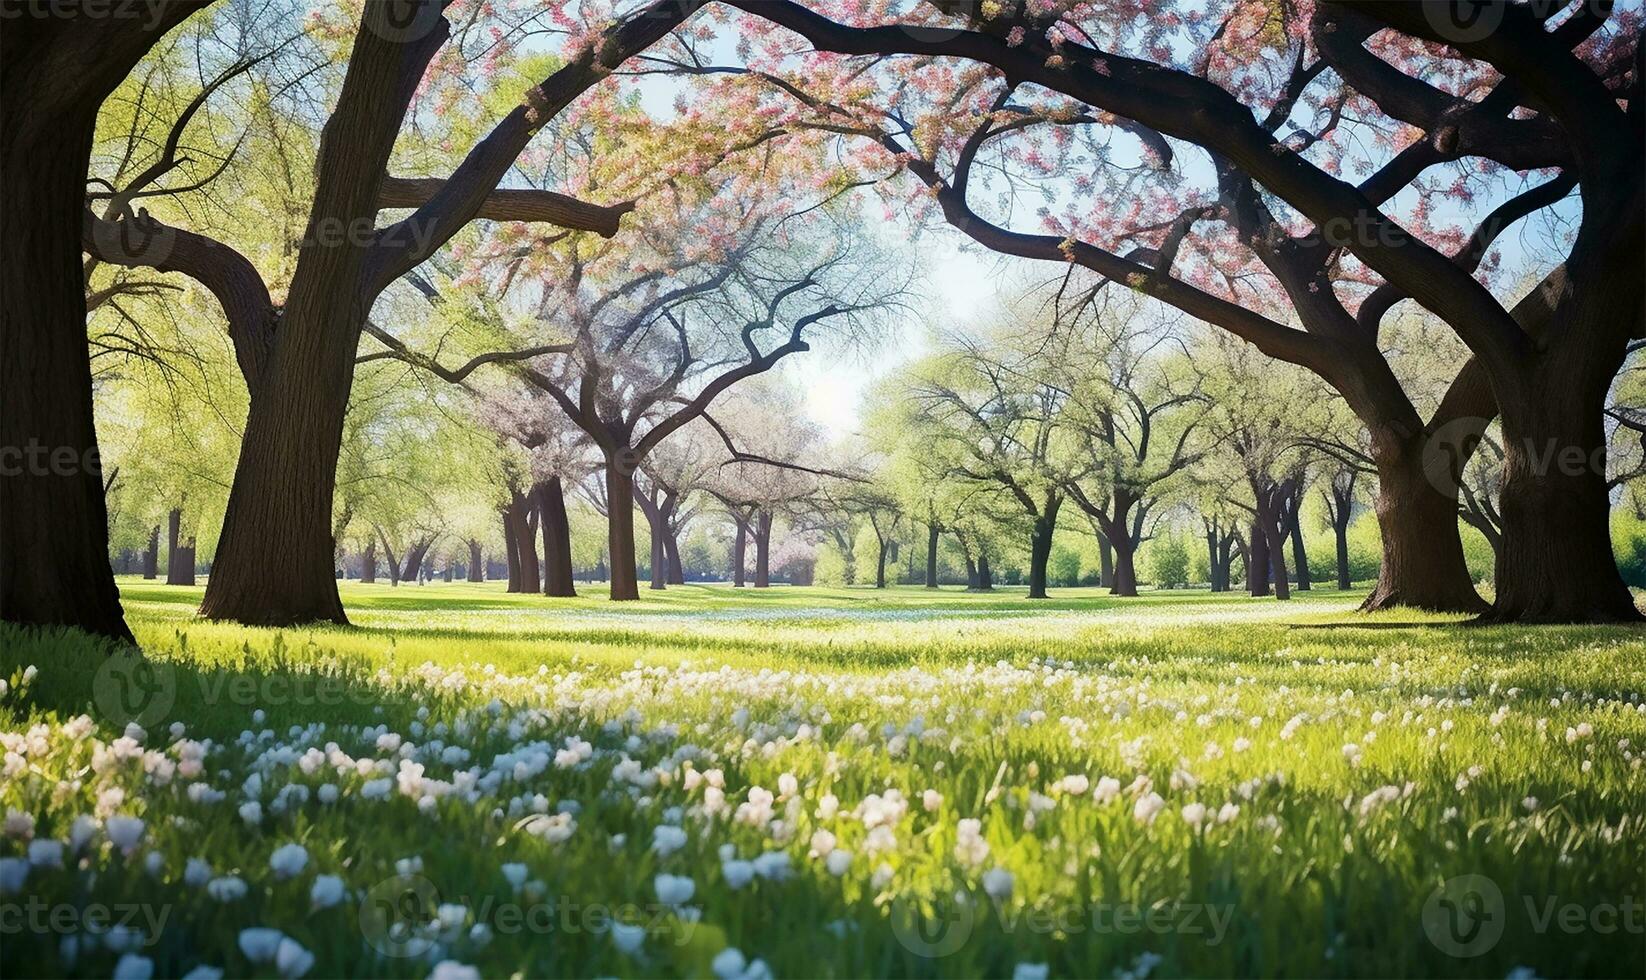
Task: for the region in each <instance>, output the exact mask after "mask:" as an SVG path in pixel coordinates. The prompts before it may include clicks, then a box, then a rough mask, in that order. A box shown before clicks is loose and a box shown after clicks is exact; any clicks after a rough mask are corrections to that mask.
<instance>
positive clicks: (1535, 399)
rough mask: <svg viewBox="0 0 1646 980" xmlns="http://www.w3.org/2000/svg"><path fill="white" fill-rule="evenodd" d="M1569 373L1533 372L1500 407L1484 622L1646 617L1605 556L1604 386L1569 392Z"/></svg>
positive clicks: (1607, 503) (1607, 540)
mask: <svg viewBox="0 0 1646 980" xmlns="http://www.w3.org/2000/svg"><path fill="white" fill-rule="evenodd" d="M1597 285H1598V284H1597ZM1576 373H1577V372H1575V371H1570V370H1568V371H1559V370H1545V371H1540V372H1537V373H1533V374H1531V376H1530V378H1529V379H1528V380H1529V384H1528V386H1527V389H1528V390H1526V391H1525V392H1524V393H1522V396H1521V397H1517V398H1516V399H1515V400H1513V401H1511V402H1509V404H1507V405H1504V406H1503V410H1502V413H1501V417H1502V424H1503V443H1504V446H1503V450H1504V454H1503V487H1502V491H1501V493H1500V498H1499V499H1500V505H1499V510H1500V511H1501V513H1502V515H1503V551H1502V554H1501V557H1500V560H1499V561H1498V563H1497V575H1496V585H1497V589H1496V592H1497V595H1496V599H1495V601H1494V602H1493V605H1492V610H1491V612H1490V613H1489V614H1488V617H1487V618H1488V619H1490V620H1491V621H1495V622H1521V623H1609V622H1640V621H1641V620H1642V619H1643V618H1646V617H1642V615H1641V613H1640V610H1639V609H1638V608H1636V606H1635V602H1634V597H1633V595H1632V594H1631V593H1630V592H1629V588H1628V586H1627V585H1625V584H1624V582H1623V576H1622V574H1621V573H1620V572H1619V571H1618V567H1617V561H1616V559H1615V558H1614V557H1613V554H1612V543H1611V532H1610V527H1609V519H1610V507H1611V505H1610V500H1609V497H1608V493H1607V487H1606V441H1605V440H1606V435H1605V431H1604V427H1603V425H1602V423H1601V420H1602V417H1603V416H1602V414H1601V410H1602V406H1603V405H1604V400H1603V399H1604V398H1605V387H1606V386H1605V385H1604V384H1600V383H1596V384H1592V385H1591V386H1589V388H1588V390H1583V389H1581V388H1580V389H1578V390H1573V389H1572V386H1571V385H1570V381H1571V379H1572V375H1573V374H1576Z"/></svg>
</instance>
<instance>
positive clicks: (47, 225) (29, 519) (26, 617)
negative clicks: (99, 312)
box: [0, 0, 203, 643]
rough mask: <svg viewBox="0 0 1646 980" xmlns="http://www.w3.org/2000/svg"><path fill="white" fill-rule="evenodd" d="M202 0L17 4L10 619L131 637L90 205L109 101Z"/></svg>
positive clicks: (3, 115)
mask: <svg viewBox="0 0 1646 980" xmlns="http://www.w3.org/2000/svg"><path fill="white" fill-rule="evenodd" d="M201 6H203V4H202V3H200V2H197V0H179V2H176V3H167V4H160V5H158V6H157V7H156V8H155V9H153V10H151V11H146V12H145V13H144V16H141V17H113V16H109V13H110V11H108V10H106V9H105V10H102V11H101V12H99V11H96V10H92V9H90V7H89V6H88V8H87V9H86V10H79V9H78V8H77V7H72V6H70V7H64V8H63V9H62V10H60V11H54V14H55V16H51V17H43V16H42V17H19V18H14V17H10V16H8V17H7V18H6V19H5V26H4V28H3V29H0V447H4V449H0V542H4V545H3V546H0V618H4V619H5V620H6V621H8V622H14V623H31V624H41V625H61V626H75V627H78V628H80V629H83V630H86V631H87V632H90V633H96V634H99V635H102V636H108V637H113V638H115V639H117V640H122V641H125V642H128V643H129V642H131V641H132V635H131V631H130V630H129V629H128V628H127V627H126V623H125V617H124V613H123V611H122V610H121V608H120V593H119V591H118V589H116V587H115V584H114V573H113V570H112V569H110V568H109V528H108V510H107V505H106V502H105V500H104V495H103V477H102V472H101V465H100V461H99V459H98V450H97V430H96V427H95V426H94V425H93V421H92V387H91V361H90V359H89V358H88V357H87V354H86V283H85V269H84V267H83V265H82V264H81V245H80V230H81V222H80V216H81V213H82V209H83V208H84V206H85V201H86V170H87V166H88V164H89V162H90V159H91V148H92V139H93V137H94V135H95V132H96V128H97V112H98V109H99V107H100V106H101V105H102V103H103V100H104V99H105V98H106V97H107V96H108V95H109V93H111V92H113V91H114V90H115V88H116V87H118V86H119V84H120V82H121V81H122V80H123V79H124V78H125V77H126V75H127V73H128V72H130V71H131V68H132V66H134V65H135V64H137V62H138V61H139V60H140V59H141V58H142V57H143V55H144V54H145V53H146V52H147V51H148V50H149V48H150V47H152V46H153V45H154V44H155V43H156V42H158V41H159V40H160V39H161V37H163V36H164V35H165V33H166V32H167V31H169V30H171V29H172V28H173V27H174V26H176V25H177V24H178V23H179V22H180V21H182V20H183V19H184V18H186V17H188V16H189V15H190V14H191V13H193V12H194V11H195V10H198V9H199V8H200V7H201ZM13 453H16V454H18V455H17V456H15V457H13V456H12V454H13ZM65 460H66V461H67V465H65V462H64V461H65Z"/></svg>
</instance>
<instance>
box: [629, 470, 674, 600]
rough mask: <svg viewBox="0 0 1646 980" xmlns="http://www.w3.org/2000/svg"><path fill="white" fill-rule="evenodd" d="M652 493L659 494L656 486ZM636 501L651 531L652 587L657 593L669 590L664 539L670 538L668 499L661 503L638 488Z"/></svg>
mask: <svg viewBox="0 0 1646 980" xmlns="http://www.w3.org/2000/svg"><path fill="white" fill-rule="evenodd" d="M652 493H653V494H654V495H655V494H656V493H657V490H656V489H655V486H654V489H653V490H652ZM634 501H635V503H637V504H639V505H640V513H641V514H643V515H645V518H646V527H647V530H648V531H649V534H648V535H647V537H648V538H649V539H650V542H651V560H650V569H651V573H652V581H651V586H650V587H651V588H652V589H653V590H655V591H662V590H664V589H666V588H668V585H669V558H668V551H667V547H666V546H665V544H664V538H666V537H667V536H668V528H667V524H668V516H667V510H668V498H667V497H665V498H664V499H663V501H662V502H661V503H659V502H658V500H657V499H656V498H655V496H653V497H648V496H646V495H645V494H643V493H641V492H640V490H639V488H638V487H637V488H636V489H635V492H634Z"/></svg>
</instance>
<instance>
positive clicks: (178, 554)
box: [166, 535, 195, 586]
mask: <svg viewBox="0 0 1646 980" xmlns="http://www.w3.org/2000/svg"><path fill="white" fill-rule="evenodd" d="M194 552H195V548H194V537H193V536H192V535H191V536H190V537H189V539H188V540H187V541H183V542H179V543H178V545H177V547H176V548H174V549H172V559H171V562H170V567H169V568H168V569H167V570H166V584H167V585H191V586H192V585H194V584H195V583H194Z"/></svg>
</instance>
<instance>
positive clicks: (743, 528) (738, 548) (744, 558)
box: [732, 518, 749, 589]
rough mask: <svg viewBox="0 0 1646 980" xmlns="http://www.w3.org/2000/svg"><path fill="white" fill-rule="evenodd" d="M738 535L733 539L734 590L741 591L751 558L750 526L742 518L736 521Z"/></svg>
mask: <svg viewBox="0 0 1646 980" xmlns="http://www.w3.org/2000/svg"><path fill="white" fill-rule="evenodd" d="M735 523H736V524H737V534H736V536H735V537H734V538H733V539H732V588H734V589H741V588H742V587H743V585H744V581H745V579H744V569H745V568H747V567H748V558H749V525H748V523H747V522H746V521H744V520H742V519H741V518H738V519H736V521H735Z"/></svg>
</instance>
